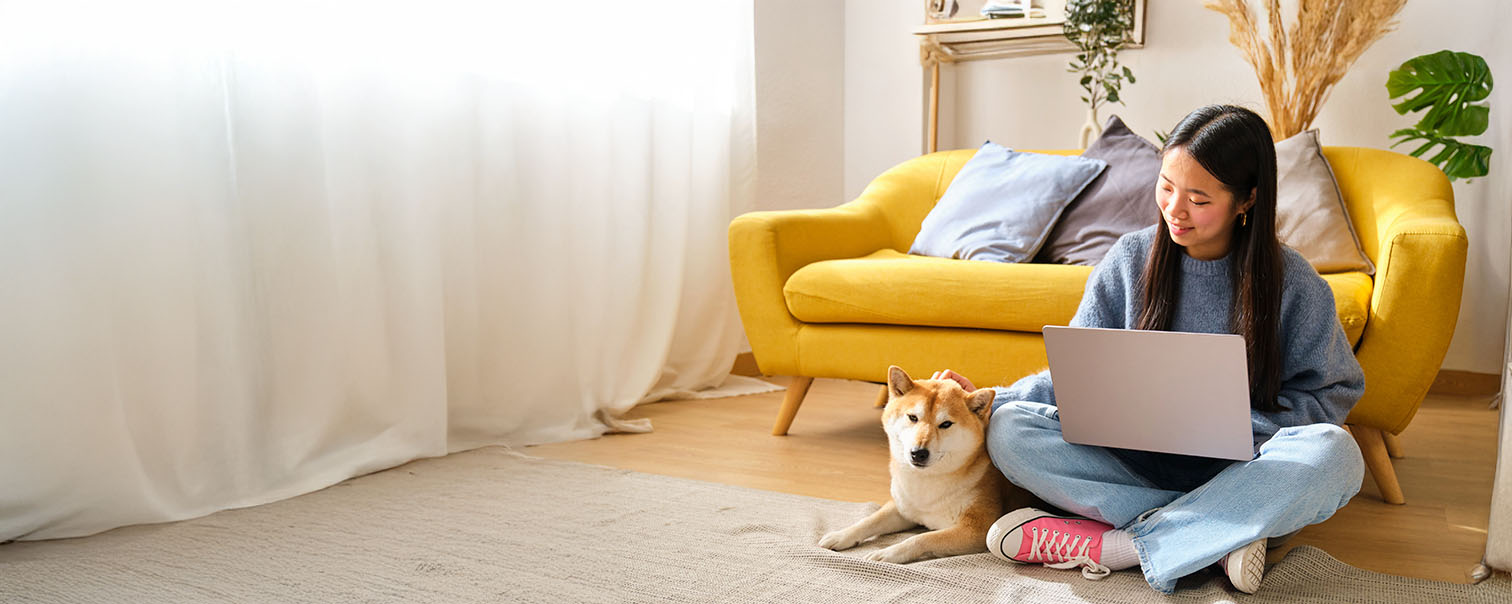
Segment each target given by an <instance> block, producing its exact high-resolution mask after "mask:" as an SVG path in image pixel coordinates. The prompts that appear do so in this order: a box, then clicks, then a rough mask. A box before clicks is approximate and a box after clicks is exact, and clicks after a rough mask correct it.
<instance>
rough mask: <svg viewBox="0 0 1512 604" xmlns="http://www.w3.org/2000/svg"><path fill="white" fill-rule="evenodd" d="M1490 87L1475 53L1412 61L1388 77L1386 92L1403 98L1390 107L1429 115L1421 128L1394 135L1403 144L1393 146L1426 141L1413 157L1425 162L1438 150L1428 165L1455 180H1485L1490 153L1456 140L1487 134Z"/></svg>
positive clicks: (1483, 63)
mask: <svg viewBox="0 0 1512 604" xmlns="http://www.w3.org/2000/svg"><path fill="white" fill-rule="evenodd" d="M1491 86H1492V82H1491V68H1490V67H1489V66H1487V65H1486V60H1485V59H1482V58H1480V57H1478V56H1476V55H1473V54H1470V53H1465V52H1454V51H1450V50H1441V51H1439V52H1435V53H1432V54H1426V55H1422V56H1419V57H1414V58H1412V59H1409V60H1408V61H1407V62H1406V63H1403V64H1402V66H1401V67H1398V68H1397V69H1395V70H1393V71H1392V72H1391V74H1390V75H1389V76H1387V78H1386V92H1387V93H1389V94H1390V95H1391V98H1393V99H1398V98H1400V99H1401V102H1398V103H1396V104H1394V105H1392V106H1391V107H1392V108H1393V109H1395V110H1396V112H1397V113H1398V114H1401V115H1407V114H1408V113H1415V112H1418V111H1423V110H1425V109H1426V110H1427V113H1426V114H1424V115H1423V118H1422V119H1421V120H1418V123H1417V125H1416V126H1413V127H1412V128H1403V129H1400V130H1397V131H1396V132H1393V133H1391V138H1394V139H1400V140H1398V141H1397V142H1396V143H1394V144H1392V145H1391V146H1392V147H1393V148H1395V147H1396V146H1398V145H1401V144H1403V143H1407V142H1411V141H1423V144H1422V145H1421V146H1419V147H1418V148H1417V149H1416V150H1414V151H1413V152H1412V156H1413V157H1422V156H1423V155H1424V154H1425V153H1427V152H1428V151H1429V150H1431V149H1433V148H1435V147H1437V148H1439V150H1438V152H1437V153H1435V154H1434V155H1433V156H1432V157H1431V158H1428V161H1429V162H1431V163H1433V164H1434V165H1436V166H1438V167H1439V169H1440V170H1443V171H1444V174H1446V175H1448V176H1449V178H1450V179H1458V178H1474V177H1477V176H1485V175H1486V174H1487V173H1488V172H1489V171H1490V164H1491V161H1490V160H1491V148H1490V147H1485V146H1481V145H1472V144H1469V143H1464V142H1460V141H1458V140H1455V139H1454V138H1451V137H1455V136H1475V135H1478V134H1481V133H1484V132H1485V131H1486V127H1487V125H1488V124H1489V123H1490V116H1491V107H1490V106H1489V105H1487V104H1486V103H1485V102H1484V101H1485V100H1486V98H1487V97H1489V96H1491ZM1414 93H1415V94H1414ZM1408 95H1411V96H1408Z"/></svg>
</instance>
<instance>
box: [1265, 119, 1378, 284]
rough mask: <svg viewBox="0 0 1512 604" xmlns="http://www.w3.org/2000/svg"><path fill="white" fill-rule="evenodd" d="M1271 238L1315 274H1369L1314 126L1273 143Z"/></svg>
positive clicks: (1367, 259)
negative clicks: (1288, 248) (1298, 255)
mask: <svg viewBox="0 0 1512 604" xmlns="http://www.w3.org/2000/svg"><path fill="white" fill-rule="evenodd" d="M1276 238H1277V239H1280V240H1281V242H1282V243H1285V244H1286V245H1288V246H1291V248H1292V249H1295V250H1297V251H1298V252H1301V253H1302V257H1303V258H1306V259H1307V261H1308V263H1310V264H1312V265H1313V269H1314V270H1317V271H1318V272H1320V273H1342V272H1349V271H1361V272H1364V273H1367V274H1371V275H1374V274H1375V265H1374V264H1372V263H1371V262H1370V257H1369V256H1366V255H1365V253H1364V252H1362V251H1360V237H1359V235H1358V234H1356V233H1355V229H1354V223H1353V222H1350V220H1349V210H1348V209H1346V208H1345V207H1344V197H1343V196H1342V195H1340V194H1339V184H1338V182H1336V181H1335V180H1334V174H1333V169H1332V168H1330V167H1329V166H1328V160H1327V159H1326V158H1324V157H1323V147H1322V146H1321V145H1319V144H1318V131H1317V130H1308V131H1307V132H1302V133H1299V134H1296V135H1294V136H1292V137H1291V138H1288V139H1286V140H1284V141H1281V142H1279V143H1276Z"/></svg>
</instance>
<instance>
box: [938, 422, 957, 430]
mask: <svg viewBox="0 0 1512 604" xmlns="http://www.w3.org/2000/svg"><path fill="white" fill-rule="evenodd" d="M954 425H955V422H945V423H943V424H940V429H941V430H944V429H945V428H949V427H951V426H954Z"/></svg>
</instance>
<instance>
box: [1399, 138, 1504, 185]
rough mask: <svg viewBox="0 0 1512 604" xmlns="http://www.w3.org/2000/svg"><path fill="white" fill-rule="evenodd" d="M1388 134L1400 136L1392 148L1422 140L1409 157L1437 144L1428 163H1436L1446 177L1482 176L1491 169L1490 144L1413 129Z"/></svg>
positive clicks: (1422, 152)
mask: <svg viewBox="0 0 1512 604" xmlns="http://www.w3.org/2000/svg"><path fill="white" fill-rule="evenodd" d="M1391 137H1392V138H1398V137H1400V138H1401V139H1402V140H1399V141H1397V142H1396V143H1395V144H1393V145H1391V147H1392V148H1393V149H1395V148H1396V147H1397V145H1400V144H1402V143H1407V142H1411V141H1423V144H1422V145H1420V146H1418V148H1417V149H1414V150H1413V151H1412V153H1411V154H1410V155H1412V156H1413V157H1422V156H1423V154H1424V153H1427V152H1428V150H1430V149H1432V148H1434V147H1441V148H1440V149H1439V151H1438V153H1435V154H1433V157H1430V158H1428V163H1431V164H1433V165H1435V166H1438V167H1439V169H1440V170H1443V171H1444V175H1445V176H1448V177H1449V179H1450V180H1454V179H1459V178H1476V177H1480V176H1485V175H1486V174H1488V173H1490V171H1491V148H1490V147H1485V146H1482V145H1472V144H1469V143H1462V142H1459V141H1457V140H1454V139H1452V138H1445V137H1442V136H1434V135H1432V134H1430V133H1427V132H1423V131H1422V130H1419V129H1417V128H1403V129H1401V130H1397V131H1396V132H1392V133H1391Z"/></svg>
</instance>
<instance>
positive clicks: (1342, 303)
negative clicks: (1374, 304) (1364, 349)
mask: <svg viewBox="0 0 1512 604" xmlns="http://www.w3.org/2000/svg"><path fill="white" fill-rule="evenodd" d="M1323 280H1324V281H1327V282H1328V287H1329V289H1332V290H1333V295H1334V307H1335V308H1337V309H1338V311H1339V323H1340V324H1341V325H1343V326H1344V335H1345V336H1348V337H1349V343H1350V345H1357V344H1359V343H1360V335H1361V334H1364V333H1365V322H1366V321H1368V320H1369V319H1370V293H1371V292H1372V291H1373V290H1374V289H1375V281H1374V280H1373V279H1371V278H1370V275H1367V274H1365V273H1360V272H1348V273H1330V274H1327V275H1323Z"/></svg>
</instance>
